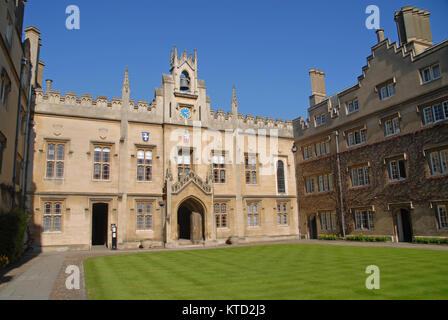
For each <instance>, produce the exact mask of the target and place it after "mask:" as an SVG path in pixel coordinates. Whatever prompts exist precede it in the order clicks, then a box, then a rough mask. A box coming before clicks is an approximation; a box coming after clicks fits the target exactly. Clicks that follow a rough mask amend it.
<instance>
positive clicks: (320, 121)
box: [314, 113, 325, 127]
mask: <svg viewBox="0 0 448 320" xmlns="http://www.w3.org/2000/svg"><path fill="white" fill-rule="evenodd" d="M314 121H315V122H316V127H319V126H321V125H323V124H325V114H324V113H322V114H320V115H318V116H315V117H314Z"/></svg>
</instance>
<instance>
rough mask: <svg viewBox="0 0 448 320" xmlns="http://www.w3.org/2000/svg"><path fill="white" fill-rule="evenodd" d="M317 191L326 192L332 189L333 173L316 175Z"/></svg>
mask: <svg viewBox="0 0 448 320" xmlns="http://www.w3.org/2000/svg"><path fill="white" fill-rule="evenodd" d="M317 187H318V188H317V191H318V192H328V191H331V190H333V174H331V173H329V174H324V175H319V176H317Z"/></svg>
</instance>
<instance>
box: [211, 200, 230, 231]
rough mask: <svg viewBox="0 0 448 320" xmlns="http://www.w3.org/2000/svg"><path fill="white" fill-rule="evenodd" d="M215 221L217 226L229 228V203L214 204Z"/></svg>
mask: <svg viewBox="0 0 448 320" xmlns="http://www.w3.org/2000/svg"><path fill="white" fill-rule="evenodd" d="M214 211H215V222H216V227H217V228H227V227H228V226H227V220H228V219H227V204H226V203H223V202H216V203H215V205H214Z"/></svg>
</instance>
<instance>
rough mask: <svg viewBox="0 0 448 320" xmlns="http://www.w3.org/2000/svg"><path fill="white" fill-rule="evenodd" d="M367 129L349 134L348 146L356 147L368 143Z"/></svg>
mask: <svg viewBox="0 0 448 320" xmlns="http://www.w3.org/2000/svg"><path fill="white" fill-rule="evenodd" d="M366 133H367V129H359V130H354V131H351V132H349V133H347V143H348V146H349V147H351V146H356V145H359V144H363V143H365V142H366Z"/></svg>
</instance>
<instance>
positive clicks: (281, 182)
mask: <svg viewBox="0 0 448 320" xmlns="http://www.w3.org/2000/svg"><path fill="white" fill-rule="evenodd" d="M277 191H278V193H285V192H286V190H285V166H284V164H283V161H281V160H279V161H277Z"/></svg>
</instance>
